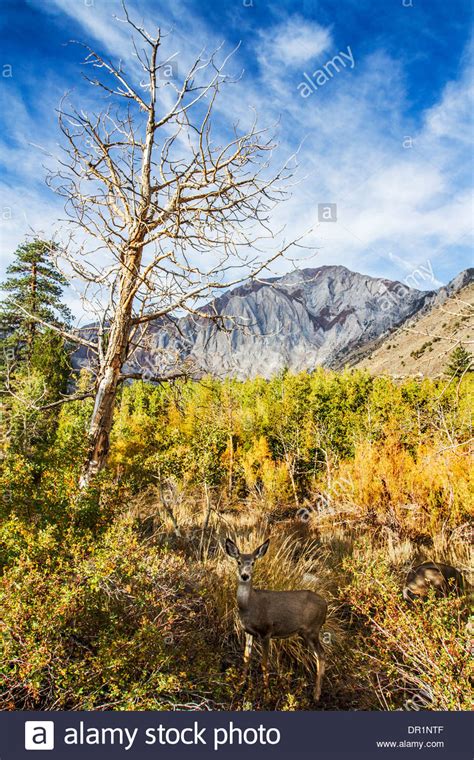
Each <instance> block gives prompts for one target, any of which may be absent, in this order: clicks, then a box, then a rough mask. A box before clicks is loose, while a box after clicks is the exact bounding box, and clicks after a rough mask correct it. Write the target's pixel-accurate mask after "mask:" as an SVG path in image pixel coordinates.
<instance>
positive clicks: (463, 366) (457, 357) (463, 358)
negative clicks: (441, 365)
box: [446, 346, 472, 377]
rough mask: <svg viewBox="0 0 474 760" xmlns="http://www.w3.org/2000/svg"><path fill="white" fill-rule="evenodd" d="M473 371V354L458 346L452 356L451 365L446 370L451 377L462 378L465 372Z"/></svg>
mask: <svg viewBox="0 0 474 760" xmlns="http://www.w3.org/2000/svg"><path fill="white" fill-rule="evenodd" d="M471 369H472V354H471V353H470V352H469V351H467V349H465V348H464V346H458V347H457V348H455V349H454V351H453V352H452V354H451V356H450V360H449V364H448V366H447V368H446V371H447V374H448V375H451V377H460V376H461V375H463V374H464V373H465V372H470V371H471Z"/></svg>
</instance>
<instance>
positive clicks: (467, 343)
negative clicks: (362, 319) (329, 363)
mask: <svg viewBox="0 0 474 760" xmlns="http://www.w3.org/2000/svg"><path fill="white" fill-rule="evenodd" d="M459 345H463V346H464V347H465V348H467V349H468V350H470V351H471V353H472V352H473V350H474V269H468V270H466V271H464V272H461V274H459V275H458V276H457V277H455V278H454V280H452V281H451V282H450V283H449V285H446V286H444V287H442V288H440V289H439V290H438V292H437V293H436V295H435V297H434V298H433V299H432V300H431V301H428V303H427V305H425V307H423V308H422V309H420V311H419V312H417V313H416V314H415V315H414V316H413V317H412V318H410V319H408V320H407V321H406V322H404V323H403V324H402V325H401V326H400V327H399V328H398V329H396V330H394V331H393V332H392V333H390V335H389V336H388V337H386V338H385V340H379V341H378V342H377V343H376V344H375V345H372V346H370V345H366V346H365V347H364V348H363V349H362V350H361V351H360V356H359V357H355V356H354V357H353V358H354V361H353V364H354V365H355V366H358V367H363V368H366V369H369V370H370V371H371V372H373V373H375V374H383V373H389V374H391V375H399V376H406V375H416V374H422V375H424V376H431V377H433V376H437V375H441V374H443V372H444V371H445V368H446V364H447V363H448V360H449V355H450V354H451V352H452V351H453V350H454V349H455V348H456V347H457V346H459Z"/></svg>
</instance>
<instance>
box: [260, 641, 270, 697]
mask: <svg viewBox="0 0 474 760" xmlns="http://www.w3.org/2000/svg"><path fill="white" fill-rule="evenodd" d="M269 649H270V639H269V638H265V639H262V673H263V686H264V690H265V691H266V692H267V691H268V683H269V677H268V652H269Z"/></svg>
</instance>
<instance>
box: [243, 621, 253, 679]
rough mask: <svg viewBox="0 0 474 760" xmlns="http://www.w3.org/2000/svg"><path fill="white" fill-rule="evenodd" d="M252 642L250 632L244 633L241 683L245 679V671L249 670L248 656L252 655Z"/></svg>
mask: <svg viewBox="0 0 474 760" xmlns="http://www.w3.org/2000/svg"><path fill="white" fill-rule="evenodd" d="M252 644H253V636H251V635H250V633H246V634H245V649H244V670H243V673H242V683H244V682H245V680H246V679H247V673H248V672H249V665H250V657H251V656H252Z"/></svg>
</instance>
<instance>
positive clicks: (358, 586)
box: [149, 494, 470, 710]
mask: <svg viewBox="0 0 474 760" xmlns="http://www.w3.org/2000/svg"><path fill="white" fill-rule="evenodd" d="M149 502H150V503H151V504H153V505H154V506H153V509H155V510H156V512H157V513H158V515H159V516H158V517H156V518H155V519H156V522H157V530H156V531H155V533H154V535H153V537H152V538H151V539H150V540H151V542H152V543H154V542H158V543H160V544H162V543H163V542H165V543H166V542H170V545H172V546H174V547H176V548H178V547H179V549H180V551H183V552H184V553H185V554H186V555H187V557H188V558H189V562H191V563H192V564H193V565H195V566H196V567H199V568H200V570H201V571H202V570H204V574H205V576H206V577H208V578H209V582H208V583H207V584H206V595H205V601H206V616H207V623H206V625H208V626H209V628H210V629H213V630H214V632H216V634H217V637H218V638H219V640H220V641H221V644H222V646H221V650H220V651H219V652H216V656H217V657H221V658H222V663H223V664H222V669H223V682H224V683H225V684H226V685H227V688H228V689H230V692H231V693H232V700H231V703H230V704H229V707H230V708H232V709H261V708H263V709H283V710H288V709H291V710H293V709H314V705H312V703H311V699H310V691H311V682H312V679H313V669H314V661H313V658H312V656H311V655H310V654H309V653H308V652H307V651H306V650H305V648H304V646H303V644H302V643H301V642H300V641H299V639H297V638H293V639H287V640H283V641H274V642H272V649H271V670H272V678H271V684H272V687H271V688H272V691H271V696H270V699H269V700H267V701H265V700H264V698H263V693H262V680H261V674H260V669H259V656H258V655H254V661H253V667H252V670H251V679H250V683H249V684H248V687H247V690H246V691H244V692H243V693H241V692H238V689H237V683H238V677H239V673H240V670H241V664H242V651H243V632H242V629H241V626H240V622H239V620H238V616H237V608H236V584H237V579H236V570H235V565H234V563H233V562H232V561H231V560H230V559H229V558H228V557H227V556H226V554H225V552H224V550H223V543H224V539H225V537H226V536H227V535H228V536H230V537H231V538H233V540H234V541H235V542H236V543H237V544H238V546H239V548H240V549H241V550H242V551H251V550H253V549H254V548H255V547H256V546H258V545H259V544H261V543H262V542H263V541H264V540H265V538H267V537H268V536H269V535H270V536H271V539H272V540H271V543H270V549H269V552H268V554H267V555H266V557H265V559H263V560H261V561H260V562H258V563H257V565H256V571H255V585H256V586H257V587H260V588H271V589H301V588H306V589H310V590H314V591H316V592H317V593H319V594H321V595H322V596H323V597H325V598H326V599H327V600H328V602H329V614H328V619H327V622H326V625H325V626H324V627H323V631H322V640H323V642H324V643H325V649H326V654H327V661H328V666H327V671H326V678H325V683H324V687H323V694H322V699H321V702H320V705H319V708H320V709H369V710H370V709H400V708H404V707H406V708H407V709H410V702H409V700H410V699H412V700H413V699H415V703H414V704H416V700H417V699H418V700H420V704H421V701H422V700H424V701H425V704H424V708H425V709H430V708H431V709H463V708H464V709H465V706H466V703H465V698H464V697H463V695H462V689H464V688H465V685H466V683H465V680H466V678H467V672H468V670H467V663H466V662H465V657H464V654H465V653H466V652H467V651H468V648H469V644H468V641H467V638H468V631H467V629H466V623H467V612H466V604H465V601H464V600H458V599H447V600H432V602H430V603H429V604H428V606H427V607H425V609H424V610H421V609H418V608H417V609H416V610H415V611H413V610H409V609H407V607H406V606H405V603H404V601H403V599H402V597H401V593H400V591H401V585H402V582H403V578H404V576H405V573H406V572H407V570H408V569H409V568H410V567H411V566H412V565H413V564H414V563H415V562H418V561H422V560H424V559H435V560H444V561H447V562H449V563H451V564H454V565H455V566H457V567H459V568H460V569H461V570H462V571H463V572H464V573H465V575H466V577H467V578H469V577H470V576H469V570H470V556H469V555H470V552H469V534H468V527H467V526H461V527H460V528H457V529H456V530H454V531H453V530H448V529H446V530H445V531H441V532H440V533H438V534H435V535H432V536H430V537H429V540H428V541H427V543H426V544H420V543H415V542H413V541H412V540H410V539H409V538H407V537H402V538H401V537H400V536H399V535H398V534H397V532H396V531H395V530H394V529H392V528H390V527H387V526H384V527H383V528H380V527H379V528H378V529H377V530H374V529H373V528H370V527H368V526H367V525H366V524H365V525H364V524H362V525H360V526H359V527H357V525H356V523H354V522H353V521H352V520H351V519H350V517H349V519H347V520H338V522H337V524H336V525H334V524H332V525H331V524H330V522H329V521H328V516H327V515H325V514H322V515H318V514H317V513H311V514H310V516H309V520H308V522H307V523H306V524H305V525H304V530H301V529H300V528H301V523H298V521H296V520H295V519H293V520H292V519H291V518H290V519H288V518H287V517H286V516H285V514H284V513H283V519H280V520H278V519H277V520H275V519H274V515H272V513H269V512H268V509H265V505H264V504H262V503H259V502H257V501H254V502H252V503H251V504H249V503H247V504H241V505H239V506H238V507H236V506H230V507H229V506H227V508H223V507H222V505H216V506H215V507H214V506H212V496H211V498H210V500H209V499H207V500H206V498H204V497H202V498H199V497H196V495H194V497H193V496H191V495H190V494H188V495H187V496H186V495H184V494H182V495H181V497H180V498H179V499H177V500H176V501H175V505H174V512H173V517H172V518H171V517H170V515H169V513H167V512H166V511H165V512H164V511H163V509H162V506H159V508H157V503H158V502H159V499H158V500H157V498H156V495H155V497H153V496H150V495H149ZM209 504H211V509H210V510H209ZM341 512H342V513H343V510H339V515H340V514H341ZM347 515H350V508H349V509H348V510H347V512H346V517H347ZM206 516H207V519H206ZM285 517H286V519H285ZM158 524H159V527H158ZM176 524H178V525H179V533H180V536H176V529H175V525H176ZM204 525H206V526H207V527H206V529H205V530H204V529H203V526H204ZM427 610H428V614H427ZM446 652H447V654H446ZM439 663H441V665H440V664H439ZM456 683H458V685H457V686H455V684H456ZM459 684H462V685H463V686H459ZM423 695H425V696H423ZM426 695H428V696H429V699H428V697H427V696H426ZM407 705H408V706H407Z"/></svg>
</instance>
